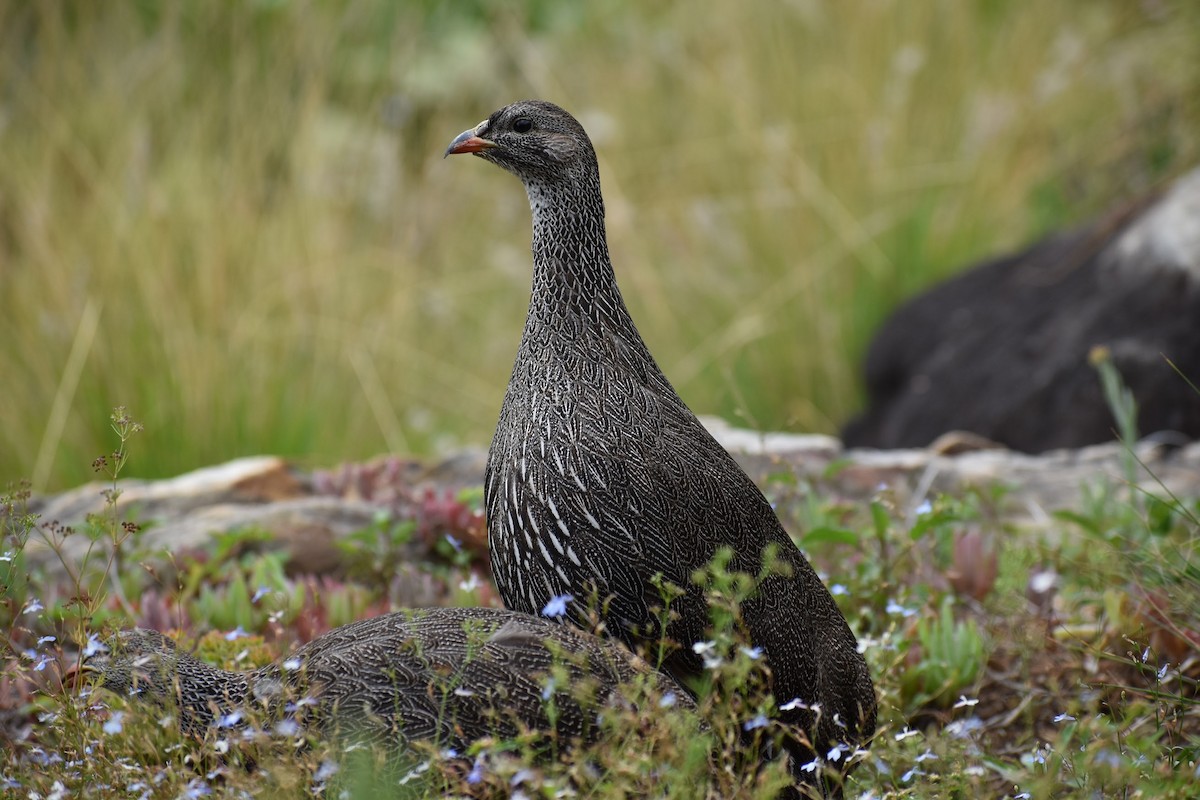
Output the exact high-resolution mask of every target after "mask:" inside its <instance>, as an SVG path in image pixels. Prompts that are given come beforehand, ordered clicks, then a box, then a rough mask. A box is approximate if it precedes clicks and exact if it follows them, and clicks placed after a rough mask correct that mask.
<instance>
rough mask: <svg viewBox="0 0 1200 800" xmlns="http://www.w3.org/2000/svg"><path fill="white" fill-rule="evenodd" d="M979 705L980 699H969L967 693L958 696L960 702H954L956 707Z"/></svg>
mask: <svg viewBox="0 0 1200 800" xmlns="http://www.w3.org/2000/svg"><path fill="white" fill-rule="evenodd" d="M977 705H979V701H978V700H969V699H968V698H967V696H966V695H965V694H960V695H959V696H958V702H957V703H955V704H954V708H971V707H972V706H977Z"/></svg>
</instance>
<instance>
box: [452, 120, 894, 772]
mask: <svg viewBox="0 0 1200 800" xmlns="http://www.w3.org/2000/svg"><path fill="white" fill-rule="evenodd" d="M465 152H471V153H475V154H476V155H478V156H479V157H481V158H483V159H485V160H487V161H490V162H492V163H494V164H497V165H498V166H500V167H503V168H504V169H506V170H508V171H509V172H511V173H513V174H515V175H516V176H517V177H518V178H520V179H521V181H522V182H523V183H524V185H525V189H526V192H527V194H528V197H529V203H530V207H531V209H532V212H533V287H532V294H531V299H530V304H529V312H528V317H527V319H526V323H525V330H524V334H523V335H522V337H521V344H520V348H519V349H518V351H517V356H516V364H515V366H514V368H513V373H512V378H511V380H510V382H509V384H508V391H507V393H506V395H505V398H504V404H503V407H502V409H501V412H500V420H499V424H498V425H497V428H496V434H495V438H494V439H493V440H492V445H491V449H490V451H489V455H488V464H487V472H486V477H485V494H486V506H487V517H488V534H489V541H490V545H491V558H492V570H493V573H494V575H495V579H496V583H497V585H498V586H499V589H500V593H501V595H502V596H503V598H504V601H505V603H506V604H507V605H508V606H509V607H510V608H514V609H518V610H521V611H526V612H530V613H538V612H539V611H540V610H541V609H542V608H543V607H544V606H545V604H546V603H547V602H549V601H550V600H551V598H553V597H555V596H561V595H565V594H570V595H572V596H573V597H574V598H576V602H575V603H574V604H572V606H571V617H572V619H573V621H575V622H576V623H577V624H580V625H587V624H588V611H587V609H586V608H585V606H586V604H587V602H588V600H589V598H593V597H594V598H598V599H599V600H600V601H601V602H602V603H604V611H603V621H604V623H605V625H606V628H607V630H608V631H609V632H611V633H612V634H614V635H616V636H618V637H620V638H622V639H623V640H624V641H626V642H627V643H629V644H633V645H636V644H638V643H639V642H643V643H644V642H645V641H646V640H648V639H649V640H655V639H656V638H657V637H658V635H659V633H660V632H659V631H658V629H657V627H656V624H655V623H656V620H657V619H658V614H657V612H656V607H661V605H662V600H661V599H660V592H659V590H658V589H657V588H655V585H654V576H655V575H659V574H660V575H662V576H663V577H664V578H665V579H666V580H667V581H670V582H671V583H674V584H675V585H677V586H679V587H681V588H683V589H685V590H686V595H685V596H684V597H683V598H681V599H680V600H677V601H675V602H674V603H673V604H672V606H671V608H672V611H673V612H675V614H676V616H675V618H674V620H673V621H672V622H670V623H669V625H668V627H667V630H666V634H667V636H668V637H669V638H670V639H672V640H674V641H675V642H677V643H679V644H680V645H681V647H679V648H678V649H677V650H676V651H675V653H674V654H673V655H672V656H671V657H670V658H669V659H668V661H667V662H666V664H665V665H664V666H665V668H666V669H667V670H668V671H669V672H671V673H672V674H673V675H675V676H676V677H677V678H680V679H683V678H686V677H687V676H689V675H692V674H695V673H696V672H698V671H699V670H700V669H701V664H700V659H699V657H698V656H697V655H696V654H695V653H694V652H693V650H692V648H691V645H692V644H693V643H695V642H698V641H701V640H703V639H704V638H705V628H706V626H707V624H708V622H709V617H708V612H707V608H706V605H705V601H704V589H703V587H700V586H696V585H695V584H693V583H692V580H691V576H692V573H693V571H694V570H696V569H699V568H701V567H703V566H705V565H706V564H708V563H709V562H710V561H711V559H712V558H713V556H714V554H715V553H716V551H717V550H718V549H719V548H721V547H731V548H732V549H733V553H734V558H733V560H732V563H731V564H730V568H731V569H734V570H740V571H744V572H748V573H751V574H757V573H759V571H760V565H761V556H762V553H763V550H764V548H765V547H766V546H767V545H774V546H775V548H776V549H777V552H778V554H779V556H780V558H781V559H782V561H783V562H785V563H786V564H787V565H788V567H789V568H790V570H791V575H790V576H776V577H771V578H769V579H768V580H767V581H766V582H765V583H764V585H763V586H762V587H761V590H760V591H759V592H758V594H757V595H756V596H755V597H754V598H752V599H751V600H750V601H749V602H747V603H746V604H745V605H744V607H743V616H744V619H745V622H746V624H747V627H748V630H749V634H750V637H751V639H752V640H753V642H754V644H755V645H757V646H759V647H761V648H762V649H763V650H764V651H765V657H766V659H767V662H768V663H769V665H770V668H771V671H772V673H773V679H774V684H773V689H774V692H775V696H776V698H777V699H778V702H779V703H780V704H784V703H787V702H788V701H789V700H791V699H793V698H799V699H800V700H801V701H802V704H803V705H807V706H812V705H814V704H819V705H820V707H821V709H822V711H821V713H820V714H819V715H817V718H814V715H813V713H812V712H811V711H809V710H807V709H806V708H804V707H803V706H802V705H800V704H797V707H796V708H795V709H794V710H792V711H790V712H786V713H783V714H781V717H782V718H783V719H784V720H786V721H788V722H790V723H794V724H796V725H798V726H800V727H801V728H802V729H804V730H806V731H810V732H812V733H811V735H813V736H815V739H814V741H815V743H816V745H817V751H818V752H820V753H822V754H824V753H825V752H827V750H828V749H829V748H830V747H831V746H833V745H834V744H835V743H838V742H842V743H846V744H848V745H850V746H857V745H859V744H861V743H863V742H864V741H865V740H866V739H867V738H868V737H869V736H870V735H871V733H872V732H873V731H874V728H875V721H876V700H875V692H874V687H873V685H872V683H871V678H870V676H869V673H868V671H867V667H866V663H865V661H864V660H863V658H862V656H861V655H860V654H859V653H858V650H857V643H856V641H855V638H854V635H853V633H852V632H851V631H850V628H849V626H848V625H847V624H846V620H845V618H844V617H843V616H842V614H841V612H840V610H839V609H838V607H837V605H836V604H835V603H834V601H833V598H832V597H831V596H830V594H829V592H828V590H827V589H826V588H825V586H824V585H823V584H822V583H821V580H820V579H819V578H818V577H817V575H816V573H815V572H814V571H813V569H812V567H811V566H810V565H809V563H808V561H807V560H806V559H805V558H804V556H803V555H802V554H801V553H800V550H799V549H798V548H797V547H796V546H795V544H794V543H793V542H792V540H791V538H790V537H789V536H788V534H787V532H786V531H785V530H784V529H783V527H782V526H781V525H780V523H779V520H778V519H777V518H776V516H775V513H774V512H773V510H772V509H771V506H770V504H769V503H768V502H767V500H766V499H765V498H764V497H763V495H762V493H761V492H760V491H759V489H758V487H757V486H755V484H754V483H753V481H752V480H751V479H750V478H749V476H747V475H746V473H745V472H744V471H743V470H742V469H741V468H740V467H739V466H738V465H737V464H736V463H735V462H734V460H733V459H732V458H731V457H730V456H729V454H728V453H727V452H726V451H725V450H724V449H723V448H722V447H721V446H720V445H719V444H718V443H717V442H716V440H714V439H713V437H712V436H711V435H710V434H709V433H708V432H707V431H706V430H705V428H704V427H703V425H701V424H700V422H699V421H698V420H697V419H696V417H695V415H694V414H692V412H691V411H690V410H689V409H688V408H687V406H686V405H685V404H684V403H683V401H682V400H681V399H680V398H679V395H678V394H677V393H676V392H675V390H674V389H673V388H672V386H671V384H670V383H669V382H668V380H667V379H666V377H665V376H664V375H663V373H662V371H661V370H660V369H659V368H658V365H657V364H656V363H655V361H654V358H653V357H652V356H651V354H650V352H649V350H648V349H647V348H646V345H645V343H644V342H643V341H642V338H641V336H640V335H639V334H638V331H637V328H636V326H635V325H634V323H633V320H632V318H631V317H630V315H629V312H628V311H627V309H626V307H625V303H624V301H623V300H622V298H621V293H620V291H619V289H618V288H617V282H616V277H615V274H614V271H613V267H612V263H611V261H610V259H609V253H608V245H607V242H606V239H605V228H604V202H603V199H602V197H601V192H600V179H599V172H598V169H597V164H596V157H595V153H594V152H593V150H592V146H591V143H590V141H589V140H588V137H587V134H586V133H585V132H584V130H583V128H582V127H581V126H580V125H579V123H578V122H577V121H576V120H575V119H574V118H573V117H571V115H570V114H568V113H567V112H565V111H563V110H562V109H560V108H558V107H557V106H554V105H552V104H550V103H545V102H541V101H522V102H519V103H514V104H512V105H510V106H507V107H505V108H503V109H500V110H499V111H497V112H495V113H494V114H492V115H491V117H489V118H488V119H487V120H485V121H484V122H482V123H480V124H479V125H478V126H477V127H476V128H474V129H473V130H469V131H465V132H464V133H463V134H461V135H460V136H459V137H458V138H457V139H456V140H455V141H454V143H453V144H451V147H450V149H449V150H448V151H447V154H452V153H465ZM790 749H791V750H792V754H793V756H794V761H793V768H794V769H795V768H796V767H797V766H798V764H799V763H803V762H806V761H808V760H811V757H812V751H811V750H809V749H807V748H805V747H804V746H803V745H802V744H800V743H799V742H793V743H791V746H790ZM797 777H799V778H801V779H804V778H805V775H804V774H801V773H799V772H797Z"/></svg>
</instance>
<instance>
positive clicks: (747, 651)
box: [742, 647, 763, 661]
mask: <svg viewBox="0 0 1200 800" xmlns="http://www.w3.org/2000/svg"><path fill="white" fill-rule="evenodd" d="M762 654H763V649H762V648H761V647H743V648H742V655H744V656H745V657H746V658H748V659H750V660H751V661H758V660H759V659H760V658H762Z"/></svg>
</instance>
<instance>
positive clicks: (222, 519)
mask: <svg viewBox="0 0 1200 800" xmlns="http://www.w3.org/2000/svg"><path fill="white" fill-rule="evenodd" d="M701 421H702V422H703V423H704V424H705V426H706V427H707V428H708V429H709V431H710V432H711V433H712V434H713V435H714V436H715V437H716V438H717V440H718V441H720V442H721V444H722V445H723V446H725V447H726V448H728V449H729V450H730V452H731V453H732V454H733V455H734V457H735V458H736V459H737V461H738V462H739V463H740V464H741V465H742V467H743V468H744V469H746V471H747V472H749V473H750V475H751V477H753V478H754V479H755V480H756V481H757V482H758V483H759V484H760V485H763V484H765V483H766V482H768V481H769V479H770V478H771V477H772V476H777V475H779V474H780V473H787V474H789V475H794V476H796V477H797V478H799V479H800V480H802V481H805V482H808V483H810V484H811V485H812V486H814V487H815V490H816V491H819V492H821V493H822V494H828V495H829V496H831V497H839V498H843V499H846V500H849V501H851V502H865V501H867V500H868V499H869V498H871V497H873V496H874V495H876V494H878V492H879V491H880V488H881V487H883V488H886V489H887V490H888V491H889V492H890V493H891V494H892V495H893V496H894V497H895V498H896V501H897V503H898V504H899V506H900V507H901V508H902V509H907V510H908V511H909V512H910V513H912V512H913V509H915V508H916V507H917V506H918V505H919V504H920V503H921V502H922V501H923V500H924V499H926V498H927V497H928V496H929V495H930V494H932V493H936V492H947V493H950V494H959V493H962V492H963V491H964V490H966V489H967V488H969V487H981V488H982V487H987V486H991V485H996V484H1000V485H1003V486H1005V487H1008V490H1009V491H1008V492H1007V494H1006V495H1005V496H1004V499H1003V501H1002V507H1001V509H1000V511H1001V513H1003V514H1004V515H1005V518H1006V519H1007V520H1009V521H1015V522H1020V523H1024V524H1031V523H1038V524H1044V523H1045V522H1046V520H1047V519H1048V518H1049V515H1050V513H1051V512H1053V511H1056V510H1059V509H1072V510H1078V509H1081V508H1082V506H1083V499H1084V498H1083V492H1082V487H1085V486H1096V485H1100V484H1104V485H1108V486H1110V487H1117V486H1120V485H1121V484H1122V483H1123V481H1124V476H1125V461H1126V460H1125V455H1126V454H1125V451H1124V449H1123V447H1122V446H1121V445H1118V444H1115V443H1111V444H1103V445H1095V446H1092V447H1086V448H1082V449H1063V450H1055V451H1052V452H1048V453H1043V454H1041V455H1029V454H1025V453H1017V452H1013V451H1011V450H1008V449H1004V448H995V447H994V446H993V445H991V444H990V443H987V442H986V441H975V440H974V439H971V438H965V439H958V438H952V439H948V440H947V441H946V443H944V448H943V450H941V451H936V450H934V449H905V450H882V451H880V450H864V449H850V450H846V449H843V448H842V446H841V444H840V442H838V440H837V439H833V438H831V437H828V436H807V435H801V436H797V435H792V434H778V433H760V432H758V431H749V430H744V429H740V428H735V427H733V426H731V425H729V424H728V423H727V422H725V421H723V420H719V419H713V418H702V420H701ZM964 442H965V444H964ZM981 448H991V449H981ZM1135 454H1136V456H1137V460H1138V461H1139V462H1140V464H1136V465H1135V467H1136V474H1137V486H1138V489H1139V491H1145V492H1147V493H1150V494H1154V495H1157V496H1164V495H1165V491H1164V488H1163V487H1166V490H1169V491H1170V492H1171V493H1173V494H1174V495H1175V496H1177V497H1180V498H1185V499H1186V498H1195V497H1200V443H1192V444H1188V445H1185V446H1183V447H1174V446H1170V445H1167V444H1164V443H1162V442H1159V441H1154V440H1144V441H1142V442H1140V443H1139V444H1138V445H1137V447H1136V448H1135ZM482 481H483V461H482V458H481V457H480V454H479V452H478V451H464V452H463V453H458V454H454V455H451V456H449V457H447V458H445V459H442V460H439V461H435V462H428V463H426V462H420V461H416V460H411V459H408V460H405V459H394V458H387V459H375V460H373V461H370V462H367V463H365V464H361V465H347V466H343V467H340V468H339V469H338V470H336V471H334V472H325V471H318V472H316V473H314V474H313V475H307V474H304V473H302V472H300V471H298V470H296V469H294V468H293V467H291V466H289V465H288V464H287V463H286V462H285V461H284V460H283V459H280V458H274V457H262V458H248V459H239V460H237V461H231V462H229V463H228V464H223V465H220V466H217V467H209V468H205V469H201V470H196V471H195V472H191V473H188V474H186V475H181V476H179V477H177V478H169V479H166V480H160V481H145V480H134V479H128V480H122V481H120V482H119V485H118V488H119V489H120V490H121V497H120V500H119V502H118V504H117V511H118V517H117V518H118V520H125V519H131V520H135V521H137V522H138V523H140V524H142V525H143V526H145V530H144V531H143V533H142V534H141V535H142V545H143V546H144V547H145V548H147V549H149V550H150V551H152V552H153V551H160V552H162V551H168V550H169V551H170V552H172V553H174V554H177V555H178V554H180V553H185V552H189V551H191V552H199V551H203V550H204V549H205V548H207V547H209V546H211V544H212V542H213V540H214V537H216V536H218V535H220V534H223V533H227V532H230V531H236V530H240V529H246V528H255V529H259V530H262V531H265V532H267V533H269V534H271V537H270V538H269V539H268V540H266V541H254V542H252V543H248V544H247V547H254V548H258V549H261V550H268V551H270V550H275V551H283V552H285V553H286V554H287V558H288V560H287V569H288V572H289V573H291V574H305V573H316V574H328V573H336V572H338V571H339V570H340V569H341V568H342V560H341V559H342V553H341V550H340V548H339V547H338V546H337V542H338V541H339V540H340V539H343V538H345V537H346V536H349V535H351V534H353V533H356V532H358V531H361V530H363V529H365V528H367V527H369V526H370V525H372V524H374V523H375V521H376V519H377V516H378V515H379V514H380V513H381V512H387V513H390V514H393V515H394V516H396V517H397V518H410V516H411V515H414V514H417V513H420V508H419V506H420V503H421V499H422V498H424V497H427V496H428V494H429V493H430V492H433V493H435V494H438V495H440V494H443V493H445V491H446V487H447V486H450V487H462V486H479V485H481V484H482ZM1160 482H1161V485H1160ZM108 488H110V487H109V486H107V485H106V484H99V483H92V484H88V485H87V486H83V487H80V488H78V489H72V490H70V491H67V492H64V493H62V494H59V495H55V496H51V497H38V498H34V499H33V500H32V501H31V502H30V508H29V510H30V511H33V512H35V513H38V514H40V515H41V518H40V521H39V527H40V528H41V530H42V533H43V534H44V535H43V536H39V535H38V534H37V533H35V534H34V535H33V536H32V537H31V538H30V541H29V544H28V546H27V548H26V552H27V555H28V558H29V563H30V566H35V567H41V568H44V569H48V570H53V571H58V570H62V565H61V563H60V562H59V560H58V559H57V558H56V557H55V556H54V555H53V553H52V552H51V550H50V548H49V546H48V545H47V544H46V542H45V536H49V535H52V533H51V531H52V530H54V529H56V528H61V527H62V526H73V527H75V528H76V529H81V528H82V526H83V525H85V524H86V517H87V515H88V514H91V513H97V512H99V511H101V510H102V509H103V507H104V496H103V494H102V493H103V492H104V491H105V490H106V489H108ZM426 509H427V510H426V511H425V512H423V513H425V514H426V515H428V514H429V513H430V511H429V510H428V509H432V511H434V512H439V513H440V506H438V505H436V504H435V505H433V506H426ZM792 533H794V534H795V533H800V531H792ZM435 536H436V535H435ZM464 538H465V537H464ZM432 543H433V540H432V539H431V538H429V537H424V538H423V537H421V536H416V537H414V538H413V539H412V541H411V542H410V543H409V544H408V545H406V547H408V548H410V550H409V551H408V552H407V553H406V558H407V559H408V562H409V564H410V565H413V566H414V567H415V565H417V564H419V563H420V561H422V560H425V559H428V558H429V557H430V553H429V547H430V545H431V544H432ZM90 544H91V542H90V540H88V539H87V537H86V536H83V535H82V534H76V535H74V536H70V537H67V539H66V540H65V541H64V543H63V551H64V554H65V555H66V557H67V559H68V561H69V562H71V563H78V561H79V559H80V558H81V557H82V555H83V553H84V552H85V551H86V549H87V548H88V546H89V545H90ZM479 546H480V547H482V546H483V543H482V541H481V542H480V543H479ZM420 597H421V604H432V603H433V602H434V601H435V600H436V599H437V598H436V597H435V596H432V595H428V593H426V594H422V595H420Z"/></svg>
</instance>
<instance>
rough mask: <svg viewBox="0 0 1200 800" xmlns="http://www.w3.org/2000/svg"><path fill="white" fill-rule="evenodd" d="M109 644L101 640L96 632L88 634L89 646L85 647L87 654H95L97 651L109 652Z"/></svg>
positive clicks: (84, 650)
mask: <svg viewBox="0 0 1200 800" xmlns="http://www.w3.org/2000/svg"><path fill="white" fill-rule="evenodd" d="M107 652H108V645H106V644H105V643H104V642H102V641H100V637H99V636H97V635H96V634H94V633H89V634H88V640H87V646H86V647H84V648H83V654H84V655H85V656H94V655H96V654H97V653H107Z"/></svg>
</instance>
